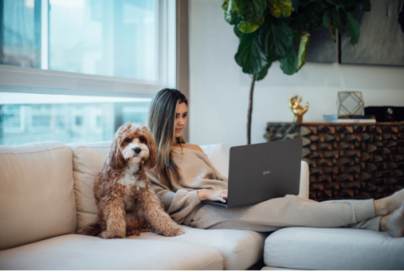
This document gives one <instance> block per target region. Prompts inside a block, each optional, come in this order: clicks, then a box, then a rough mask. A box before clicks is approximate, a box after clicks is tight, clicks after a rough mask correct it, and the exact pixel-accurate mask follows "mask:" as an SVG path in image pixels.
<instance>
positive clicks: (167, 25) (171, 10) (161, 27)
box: [0, 0, 177, 98]
mask: <svg viewBox="0 0 404 272" xmlns="http://www.w3.org/2000/svg"><path fill="white" fill-rule="evenodd" d="M42 3H45V4H46V6H47V4H48V0H44V1H42ZM157 3H158V8H157V9H158V14H157V16H156V18H158V19H159V20H158V24H157V34H156V35H157V36H158V39H157V41H158V42H157V43H158V49H157V51H158V52H157V54H158V56H157V60H158V63H159V65H158V68H157V69H158V71H157V73H158V77H157V78H158V79H157V81H156V82H151V81H144V80H135V79H130V78H121V77H112V76H101V75H90V74H81V73H72V72H63V71H54V70H47V69H44V68H47V67H46V66H47V65H45V67H44V66H42V68H41V69H38V68H26V67H18V66H11V65H3V64H0V92H16V93H17V92H18V93H37V94H64V95H84V96H115V97H117V96H118V97H139V98H150V97H152V96H153V95H154V94H155V93H156V92H157V91H159V90H160V89H162V88H166V87H169V88H175V87H176V76H177V74H176V0H158V1H157ZM45 4H42V6H41V8H42V11H44V6H45ZM2 6H3V5H0V11H1V9H2ZM46 6H45V7H46ZM42 14H45V12H42ZM44 17H45V18H44ZM41 19H42V20H45V21H46V22H45V23H47V22H48V19H49V16H48V15H41ZM42 32H44V31H42ZM0 36H2V35H0ZM45 36H46V35H45ZM0 39H1V37H0ZM41 40H42V41H43V40H44V35H42V37H41ZM0 41H1V40H0ZM47 48H48V45H47V43H46V44H45V45H43V46H41V49H42V50H44V49H46V50H47ZM45 55H47V54H42V56H41V57H42V60H44V59H47V56H45Z"/></svg>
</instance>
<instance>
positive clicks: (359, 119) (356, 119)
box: [323, 115, 376, 123]
mask: <svg viewBox="0 0 404 272" xmlns="http://www.w3.org/2000/svg"><path fill="white" fill-rule="evenodd" d="M323 122H325V123H376V119H374V118H372V116H361V115H359V116H358V115H355V116H346V117H345V116H344V118H339V117H338V115H323Z"/></svg>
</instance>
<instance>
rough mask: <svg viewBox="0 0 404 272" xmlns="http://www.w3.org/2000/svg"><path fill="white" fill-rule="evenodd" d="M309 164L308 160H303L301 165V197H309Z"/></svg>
mask: <svg viewBox="0 0 404 272" xmlns="http://www.w3.org/2000/svg"><path fill="white" fill-rule="evenodd" d="M309 175H310V172H309V165H308V164H307V162H305V161H302V163H301V166H300V189H299V195H298V196H299V197H301V198H306V199H309V187H310V182H309Z"/></svg>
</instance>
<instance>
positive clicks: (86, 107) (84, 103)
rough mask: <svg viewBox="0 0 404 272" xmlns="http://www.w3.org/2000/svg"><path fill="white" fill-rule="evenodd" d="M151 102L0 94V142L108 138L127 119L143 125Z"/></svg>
mask: <svg viewBox="0 0 404 272" xmlns="http://www.w3.org/2000/svg"><path fill="white" fill-rule="evenodd" d="M78 101H79V102H78ZM149 105H150V99H139V98H111V97H83V96H80V97H77V96H68V95H40V94H23V93H21V94H18V93H0V145H7V146H8V145H20V144H25V143H32V142H40V141H59V142H62V143H65V144H67V143H86V142H97V141H109V140H111V139H112V137H113V134H114V132H115V131H116V129H117V128H118V127H119V126H120V125H122V124H124V123H126V122H140V123H143V124H144V123H145V122H146V118H147V113H148V109H149Z"/></svg>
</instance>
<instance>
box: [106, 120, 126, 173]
mask: <svg viewBox="0 0 404 272" xmlns="http://www.w3.org/2000/svg"><path fill="white" fill-rule="evenodd" d="M126 125H127V124H125V125H123V126H121V127H120V128H119V129H118V131H117V132H116V133H115V136H114V139H113V140H112V146H111V151H109V165H110V166H111V167H112V169H114V170H115V171H119V170H121V169H123V168H124V167H126V165H127V162H126V160H125V159H124V158H123V156H122V153H121V150H120V146H121V134H122V132H123V131H124V130H125V129H126Z"/></svg>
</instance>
